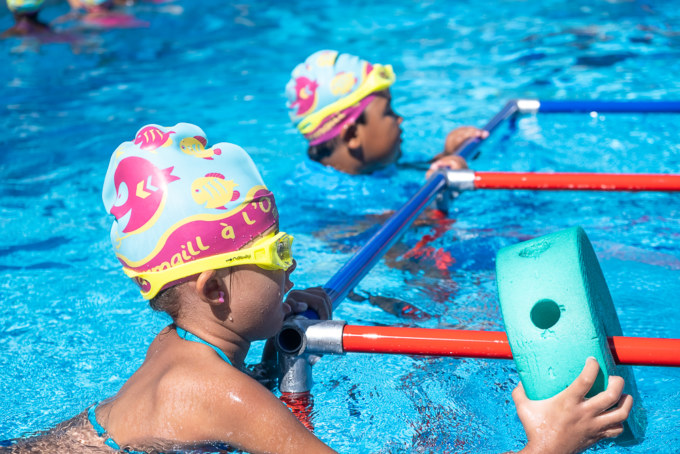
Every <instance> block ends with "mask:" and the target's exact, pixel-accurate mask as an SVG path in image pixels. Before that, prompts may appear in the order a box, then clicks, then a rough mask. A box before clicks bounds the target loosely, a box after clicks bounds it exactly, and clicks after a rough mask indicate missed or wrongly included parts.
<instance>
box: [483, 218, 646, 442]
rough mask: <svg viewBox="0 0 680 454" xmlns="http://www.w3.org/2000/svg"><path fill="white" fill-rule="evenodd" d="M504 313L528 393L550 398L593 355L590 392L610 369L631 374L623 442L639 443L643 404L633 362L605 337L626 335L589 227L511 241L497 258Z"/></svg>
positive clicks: (613, 372)
mask: <svg viewBox="0 0 680 454" xmlns="http://www.w3.org/2000/svg"><path fill="white" fill-rule="evenodd" d="M496 278H497V283H498V295H499V300H500V305H501V312H502V314H503V320H504V323H505V328H506V332H507V335H508V340H509V341H510V348H511V349H512V354H513V357H514V360H515V365H516V367H517V371H518V373H519V376H520V379H521V380H522V384H523V386H524V389H525V391H526V393H527V396H528V397H529V398H530V399H534V400H537V399H547V398H549V397H552V396H554V395H555V394H558V393H559V392H560V391H562V390H564V389H565V388H566V387H567V386H569V384H571V383H572V382H573V381H574V379H575V378H576V377H577V376H578V375H579V373H580V372H581V370H582V369H583V366H584V365H585V361H586V358H587V357H589V356H594V357H595V358H596V359H597V361H598V363H599V364H600V374H599V375H598V377H597V380H596V381H595V384H594V385H593V388H592V389H591V391H590V393H589V394H588V395H587V397H592V396H593V395H595V394H597V393H599V392H601V391H603V390H604V389H606V387H607V383H608V381H609V376H610V375H619V376H621V377H623V379H624V380H625V388H624V392H625V393H626V394H630V395H632V396H633V399H634V401H635V404H634V407H633V410H632V411H631V414H630V416H629V417H628V420H627V421H626V424H625V425H626V430H625V431H624V433H623V434H622V435H621V436H619V437H618V438H617V439H616V440H617V442H619V443H627V442H633V443H635V442H639V441H640V440H641V439H642V437H643V435H644V430H645V427H646V418H645V415H644V410H643V408H642V406H641V403H640V396H639V394H638V391H637V386H636V384H635V376H634V375H633V370H632V368H631V367H629V366H617V365H616V363H615V362H614V359H613V357H612V354H611V351H610V349H609V344H608V341H607V337H610V336H621V335H622V334H621V325H620V324H619V319H618V317H617V315H616V310H615V308H614V303H613V302H612V299H611V295H610V294H609V288H608V287H607V283H606V281H605V279H604V275H603V274H602V270H601V268H600V264H599V262H598V260H597V256H596V255H595V251H594V250H593V247H592V245H591V244H590V241H589V240H588V237H587V236H586V233H585V232H584V231H583V229H582V228H581V227H573V228H570V229H567V230H563V231H560V232H556V233H553V234H550V235H546V236H542V237H540V238H535V239H533V240H530V241H526V242H524V243H519V244H515V245H512V246H508V247H505V248H503V249H501V250H500V251H499V252H498V255H497V257H496Z"/></svg>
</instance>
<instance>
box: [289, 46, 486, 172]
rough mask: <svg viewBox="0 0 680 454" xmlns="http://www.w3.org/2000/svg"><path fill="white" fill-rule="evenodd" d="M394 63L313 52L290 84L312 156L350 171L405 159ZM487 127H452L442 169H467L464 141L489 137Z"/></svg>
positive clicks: (436, 162)
mask: <svg viewBox="0 0 680 454" xmlns="http://www.w3.org/2000/svg"><path fill="white" fill-rule="evenodd" d="M394 81H395V75H394V72H393V71H392V66H391V65H380V64H371V63H369V62H367V61H365V60H361V59H360V58H358V57H356V56H354V55H350V54H338V52H336V51H334V50H322V51H318V52H315V53H313V54H312V55H310V56H309V57H308V58H307V59H306V60H305V61H304V62H303V63H301V64H299V65H298V66H296V67H295V69H294V70H293V72H292V74H291V79H290V81H289V82H288V84H287V85H286V97H287V99H288V103H287V107H288V114H289V116H290V118H291V120H292V122H293V124H295V126H296V127H297V128H298V130H299V131H300V132H301V133H302V134H303V135H304V136H305V139H307V141H308V142H309V148H308V149H307V154H308V155H309V157H310V158H311V159H312V160H314V161H318V162H320V163H322V164H324V165H326V166H330V167H334V168H335V169H337V170H340V171H341V172H345V173H349V174H360V173H371V172H373V171H375V170H378V169H381V168H384V167H386V166H388V165H390V164H392V163H394V162H396V161H397V160H398V159H399V156H400V155H401V123H402V121H403V118H402V117H400V116H399V115H397V114H396V113H395V112H394V110H392V105H391V101H392V96H391V94H390V88H389V87H390V86H391V85H392V84H393V83H394ZM487 136H488V132H487V131H483V130H480V129H477V128H473V127H469V126H465V127H461V128H457V129H455V130H453V131H451V132H450V133H449V134H448V136H447V137H446V141H445V143H444V151H443V152H442V153H440V154H438V155H437V156H435V157H434V158H433V159H432V167H431V169H430V171H432V170H434V169H435V168H439V167H450V168H455V169H458V168H466V167H467V165H466V163H465V160H464V159H463V158H462V157H460V156H456V155H455V153H456V152H457V151H458V149H459V148H460V146H461V145H463V143H464V142H465V141H466V140H468V139H474V138H482V139H484V138H486V137H487Z"/></svg>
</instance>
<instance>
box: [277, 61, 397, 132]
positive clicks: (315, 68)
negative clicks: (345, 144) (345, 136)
mask: <svg viewBox="0 0 680 454" xmlns="http://www.w3.org/2000/svg"><path fill="white" fill-rule="evenodd" d="M394 81H395V76H394V72H393V71H392V66H391V65H380V64H371V63H369V62H367V61H365V60H361V59H360V58H359V57H356V56H354V55H350V54H338V52H337V51H334V50H321V51H318V52H315V53H313V54H312V55H310V56H309V57H307V59H306V60H305V61H304V63H300V64H299V65H297V66H296V67H295V69H294V70H293V72H292V74H291V79H290V81H289V82H288V84H287V85H286V97H287V98H288V103H287V107H288V114H289V115H290V119H291V120H292V121H293V124H294V125H295V126H297V128H298V130H299V131H300V132H301V133H302V134H303V135H304V136H305V138H306V139H307V140H308V141H309V144H310V145H318V144H320V143H323V142H326V141H328V140H330V139H332V138H334V137H336V136H338V135H339V134H340V133H341V132H342V129H343V127H345V126H346V125H348V124H351V123H352V122H354V120H356V119H357V118H358V117H359V115H361V113H362V112H363V111H364V109H365V108H366V106H368V104H369V103H370V102H371V101H372V100H373V98H374V96H373V93H375V92H377V91H381V90H385V89H386V88H388V87H389V86H390V85H392V84H393V83H394Z"/></svg>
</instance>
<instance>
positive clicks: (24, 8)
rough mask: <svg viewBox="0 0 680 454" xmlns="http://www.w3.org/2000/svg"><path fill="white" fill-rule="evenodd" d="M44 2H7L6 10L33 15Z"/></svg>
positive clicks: (33, 0)
mask: <svg viewBox="0 0 680 454" xmlns="http://www.w3.org/2000/svg"><path fill="white" fill-rule="evenodd" d="M43 3H45V0H7V8H9V10H10V11H12V12H13V13H35V12H36V11H38V10H39V9H40V8H42V5H43Z"/></svg>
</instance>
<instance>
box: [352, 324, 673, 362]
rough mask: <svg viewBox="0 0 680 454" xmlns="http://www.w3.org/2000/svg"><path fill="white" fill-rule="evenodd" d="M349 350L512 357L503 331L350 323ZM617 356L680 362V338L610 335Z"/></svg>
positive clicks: (627, 359)
mask: <svg viewBox="0 0 680 454" xmlns="http://www.w3.org/2000/svg"><path fill="white" fill-rule="evenodd" d="M342 346H343V349H344V350H345V351H346V352H356V353H398V354H406V355H431V356H461V357H469V358H495V359H512V351H511V350H510V344H509V343H508V337H507V336H506V334H505V333H504V332H503V331H472V330H457V329H425V328H394V327H383V326H356V325H346V326H345V329H344V331H343V335H342ZM609 347H610V348H611V351H612V355H613V357H614V360H615V361H616V362H617V363H618V364H622V365H630V366H680V339H660V338H645V337H621V336H614V337H610V338H609Z"/></svg>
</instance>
